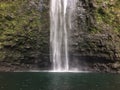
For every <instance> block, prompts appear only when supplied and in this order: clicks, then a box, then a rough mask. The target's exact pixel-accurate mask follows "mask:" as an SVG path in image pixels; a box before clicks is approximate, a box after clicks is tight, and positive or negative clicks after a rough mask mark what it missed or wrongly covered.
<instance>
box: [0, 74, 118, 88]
mask: <svg viewBox="0 0 120 90" xmlns="http://www.w3.org/2000/svg"><path fill="white" fill-rule="evenodd" d="M0 90H120V74H100V73H45V72H41V73H33V72H31V73H0Z"/></svg>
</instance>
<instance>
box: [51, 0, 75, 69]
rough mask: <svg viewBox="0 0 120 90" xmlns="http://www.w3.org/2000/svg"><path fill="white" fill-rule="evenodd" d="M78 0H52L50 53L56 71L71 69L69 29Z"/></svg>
mask: <svg viewBox="0 0 120 90" xmlns="http://www.w3.org/2000/svg"><path fill="white" fill-rule="evenodd" d="M76 1H77V0H51V2H50V47H51V50H50V53H51V61H52V62H53V70H54V71H68V70H69V53H68V50H69V48H68V46H69V45H68V31H69V30H70V29H71V27H72V24H71V18H72V14H73V10H74V9H75V5H76Z"/></svg>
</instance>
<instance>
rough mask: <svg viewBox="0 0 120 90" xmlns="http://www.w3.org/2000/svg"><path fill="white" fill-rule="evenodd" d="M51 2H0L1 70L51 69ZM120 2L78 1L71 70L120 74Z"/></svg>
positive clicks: (7, 0) (72, 39) (72, 35)
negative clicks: (72, 68)
mask: <svg viewBox="0 0 120 90" xmlns="http://www.w3.org/2000/svg"><path fill="white" fill-rule="evenodd" d="M49 1H50V0H22V1H21V0H1V1H0V71H15V70H17V71H19V70H30V69H50V68H51V61H50V55H49V33H50V29H49V20H50V19H49ZM119 8H120V0H78V3H77V8H76V11H75V12H74V15H73V18H72V21H73V24H72V25H73V28H72V30H71V31H69V34H70V36H69V37H70V39H69V43H70V45H69V47H70V50H69V53H70V65H71V67H76V66H77V67H79V69H81V70H91V71H97V72H113V73H115V72H116V73H119V72H120V11H119Z"/></svg>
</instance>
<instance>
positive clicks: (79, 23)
mask: <svg viewBox="0 0 120 90" xmlns="http://www.w3.org/2000/svg"><path fill="white" fill-rule="evenodd" d="M118 3H119V4H118ZM77 5H78V7H77V10H76V11H77V14H76V16H77V19H76V20H75V25H74V29H73V34H74V35H73V36H72V44H71V47H72V48H71V54H72V55H73V57H76V56H79V58H80V57H82V60H83V61H85V60H86V59H85V58H87V57H89V58H90V59H93V61H92V60H89V59H87V60H86V62H87V63H88V66H90V67H91V68H94V69H95V68H97V69H96V70H97V71H107V72H112V71H119V68H116V67H117V66H118V67H119V63H118V62H120V37H119V35H120V17H119V16H120V10H119V9H118V8H120V1H119V0H106V1H104V0H79V2H78V4H77ZM83 57H84V58H83ZM79 60H81V58H80V59H79ZM100 60H101V61H102V62H101V61H100ZM89 61H90V62H89ZM104 61H105V62H104ZM106 61H107V63H106ZM116 62H117V63H116ZM101 67H102V68H103V69H104V70H103V69H100V68H101ZM108 69H109V70H108Z"/></svg>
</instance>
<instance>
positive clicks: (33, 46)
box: [0, 0, 49, 65]
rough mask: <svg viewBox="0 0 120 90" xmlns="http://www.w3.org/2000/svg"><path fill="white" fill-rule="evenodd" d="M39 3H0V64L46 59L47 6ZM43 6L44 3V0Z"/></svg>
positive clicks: (33, 0) (11, 0)
mask: <svg viewBox="0 0 120 90" xmlns="http://www.w3.org/2000/svg"><path fill="white" fill-rule="evenodd" d="M42 3H43V2H40V0H2V1H0V62H2V63H6V64H7V63H9V64H13V65H14V64H15V65H19V64H34V63H38V62H41V60H47V57H48V53H49V45H48V44H49V37H48V36H49V29H48V28H47V27H49V23H48V20H47V18H48V15H49V14H48V13H47V11H46V10H47V9H48V7H46V6H45V5H44V4H42ZM44 3H48V2H46V0H44ZM46 22H47V23H46ZM45 55H46V59H44V57H45ZM41 58H42V59H41ZM43 62H44V61H43ZM2 63H1V64H2Z"/></svg>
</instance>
